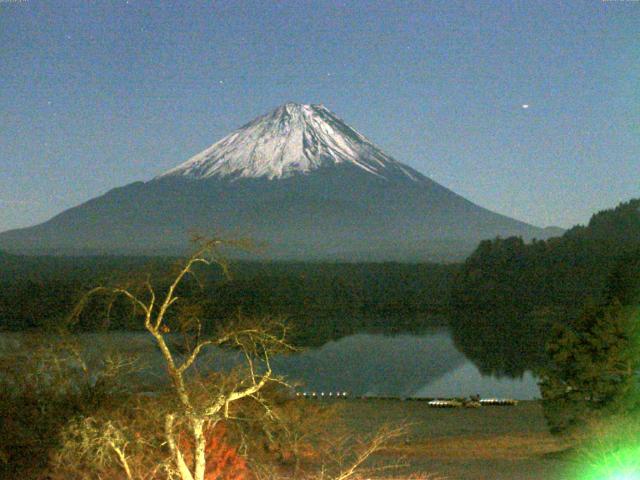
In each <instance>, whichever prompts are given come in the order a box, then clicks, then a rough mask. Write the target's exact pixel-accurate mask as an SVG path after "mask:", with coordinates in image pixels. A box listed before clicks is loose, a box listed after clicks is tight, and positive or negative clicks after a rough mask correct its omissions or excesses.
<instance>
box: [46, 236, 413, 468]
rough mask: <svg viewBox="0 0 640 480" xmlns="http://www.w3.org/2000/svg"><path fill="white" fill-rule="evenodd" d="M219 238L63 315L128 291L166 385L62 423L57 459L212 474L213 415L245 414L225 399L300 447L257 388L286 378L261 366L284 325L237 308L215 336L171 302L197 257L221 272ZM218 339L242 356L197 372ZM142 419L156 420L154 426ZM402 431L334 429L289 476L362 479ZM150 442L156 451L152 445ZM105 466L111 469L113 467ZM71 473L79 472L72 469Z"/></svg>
mask: <svg viewBox="0 0 640 480" xmlns="http://www.w3.org/2000/svg"><path fill="white" fill-rule="evenodd" d="M223 244H225V242H223V241H221V240H216V239H214V240H202V239H200V240H199V244H198V245H199V246H198V248H197V250H196V251H195V253H194V254H193V255H191V256H190V257H189V258H187V259H186V260H185V261H184V262H182V263H180V264H179V265H178V266H177V268H176V270H175V272H174V273H173V274H172V276H171V278H170V281H169V283H168V284H167V285H165V286H164V287H162V288H158V287H157V286H154V285H152V282H151V281H150V280H149V279H146V280H144V281H142V282H137V283H136V284H133V285H131V286H129V287H122V286H120V287H104V286H101V287H96V288H94V289H92V290H91V291H89V292H88V293H87V295H86V296H85V297H84V298H83V300H82V301H81V302H80V303H79V304H78V305H77V306H76V308H75V309H74V311H73V312H72V315H71V320H72V322H73V321H77V319H78V318H79V316H80V315H81V314H82V312H83V310H84V309H85V307H86V305H87V304H88V302H89V301H90V299H91V298H92V297H94V296H96V295H105V294H106V295H108V296H109V297H110V298H111V299H112V300H113V301H115V298H120V297H124V298H126V299H128V300H129V301H130V302H131V304H132V305H133V307H134V310H135V311H136V314H138V315H140V317H141V321H142V323H143V325H144V328H145V330H146V331H147V332H148V333H149V334H150V335H151V337H152V338H153V342H154V344H155V345H156V346H157V348H158V349H159V351H160V355H161V357H162V360H163V362H162V364H163V366H164V369H165V370H166V373H167V376H168V380H169V382H170V387H169V390H168V392H161V393H157V394H156V393H154V395H153V396H152V397H149V398H142V399H141V398H140V397H139V396H138V398H137V400H136V402H137V405H138V407H137V408H142V409H143V410H142V412H141V413H142V414H141V415H140V414H136V415H133V416H131V415H130V406H128V405H125V406H124V407H123V408H124V412H125V413H124V415H122V414H121V415H120V417H119V418H116V417H117V415H116V417H109V415H111V414H113V413H114V412H113V411H111V412H107V415H103V416H102V418H99V417H91V416H89V417H84V418H80V419H78V420H77V421H75V422H72V423H71V424H70V425H69V426H68V427H67V429H66V430H65V432H63V437H64V441H63V443H64V445H65V446H66V447H68V451H67V452H66V454H64V455H61V456H59V463H60V464H64V463H65V462H71V461H73V458H74V455H75V456H76V458H85V459H87V461H89V462H93V463H94V464H95V466H96V467H98V469H102V470H101V471H102V474H104V473H105V471H106V472H107V475H108V476H109V478H126V479H127V480H134V479H136V480H141V479H150V480H151V479H156V478H160V477H165V478H167V479H169V480H174V479H175V480H205V479H210V478H213V477H211V475H210V474H208V473H207V472H208V470H207V469H208V468H209V467H210V465H207V456H208V455H209V454H210V453H211V452H209V451H208V450H207V448H208V444H207V442H208V440H210V439H211V438H210V434H211V432H213V430H214V429H215V428H216V426H217V425H219V424H222V425H227V424H230V423H234V422H235V423H237V422H238V421H240V420H243V421H246V418H239V417H237V416H236V415H237V414H238V411H239V409H238V408H234V405H243V406H244V407H246V405H245V404H246V402H250V403H252V404H253V405H254V407H252V408H254V409H255V408H256V407H255V406H257V408H259V409H260V410H261V411H262V419H261V420H258V423H260V422H262V425H261V426H262V427H266V423H271V424H273V425H277V427H274V430H275V429H277V428H280V429H281V431H284V432H285V434H284V435H282V437H284V438H286V441H288V442H289V448H291V450H292V452H293V454H294V455H296V456H297V455H300V454H301V452H302V451H303V450H304V448H302V446H303V445H305V443H307V442H308V441H309V435H308V433H304V432H301V431H299V430H298V431H296V430H295V428H296V423H299V422H297V421H296V420H295V418H293V417H292V418H285V416H286V414H287V413H290V412H286V413H285V412H283V409H282V408H276V407H275V406H274V405H273V402H272V400H273V397H269V396H268V394H267V392H268V390H269V388H268V387H269V386H270V385H275V386H277V385H278V384H281V385H286V383H285V382H284V381H283V379H281V378H279V377H278V376H276V375H275V374H274V372H273V370H272V368H271V359H272V357H273V355H275V354H279V353H284V352H290V351H292V350H293V347H292V346H291V345H290V344H289V343H287V339H286V337H287V327H286V325H285V324H284V323H283V322H282V321H281V320H279V319H274V318H263V319H260V321H256V320H252V319H247V318H244V317H242V316H240V315H239V316H238V317H237V318H236V319H235V320H234V321H232V322H231V323H230V324H228V325H226V326H225V327H224V328H220V329H219V330H218V332H217V333H216V334H215V335H210V336H205V335H203V333H202V332H203V325H202V322H201V320H200V318H199V315H198V314H197V313H198V309H197V308H196V309H190V308H188V307H185V305H184V304H183V305H180V303H179V300H180V297H179V293H180V288H181V285H182V284H183V282H184V281H185V280H186V279H187V278H188V277H195V278H197V277H196V271H195V270H196V269H197V267H198V265H205V266H210V265H217V266H219V267H220V268H221V269H222V271H223V273H224V274H225V275H228V272H229V269H228V265H227V263H226V261H225V260H224V258H223V257H222V256H221V255H220V254H219V248H220V247H221V246H222V245H223ZM178 307H180V308H178ZM184 312H186V314H185V313H184ZM181 314H182V315H183V316H182V317H181ZM176 322H178V324H179V325H180V326H181V327H182V328H181V331H182V333H183V334H185V339H186V340H187V342H186V343H187V345H186V346H183V348H182V349H178V348H176V341H175V340H176V338H175V336H174V334H172V333H171V328H172V327H173V326H175V324H176ZM224 348H230V349H233V350H235V351H236V352H239V354H240V358H241V359H242V360H243V361H242V366H241V368H239V369H236V371H235V372H226V373H224V372H220V371H219V368H217V367H220V365H217V366H213V368H211V366H208V368H207V370H208V371H209V372H210V373H209V374H208V376H207V377H205V376H204V374H203V373H202V372H201V371H200V366H202V364H203V359H204V358H205V356H206V355H205V352H206V350H210V349H213V350H214V351H215V350H217V349H224ZM80 360H81V359H80ZM81 364H82V365H84V364H83V363H81ZM212 371H213V373H211V372H212ZM134 396H135V395H134ZM140 405H142V407H140ZM240 410H241V409H240ZM249 410H251V409H249ZM244 411H245V412H247V411H248V410H247V408H244ZM121 413H122V412H121ZM139 413H140V412H139ZM141 416H142V417H148V418H144V419H143V421H147V422H148V423H147V426H143V427H142V430H145V431H146V432H147V434H146V438H140V434H139V432H138V430H139V428H140V427H139V426H138V425H136V422H139V421H140V417H141ZM123 418H124V419H125V421H123V420H122V419H123ZM127 418H128V421H127V420H126V419H127ZM265 419H268V420H265ZM149 422H156V423H155V427H152V426H151V423H149ZM158 423H159V424H158ZM269 428H271V427H269ZM315 429H316V432H321V430H322V429H321V428H320V427H318V426H316V428H315ZM263 430H265V431H266V430H268V428H263ZM322 433H325V432H322ZM404 433H405V429H403V428H385V429H382V430H380V431H379V432H377V433H375V434H374V435H372V436H371V438H370V439H369V440H368V441H365V442H362V441H353V439H351V438H349V437H348V436H347V435H342V436H341V437H340V440H337V439H336V438H333V437H332V438H331V440H330V441H327V442H325V444H330V448H324V447H323V449H321V450H322V455H323V458H322V459H321V460H322V461H321V462H320V465H319V466H318V469H319V471H318V469H316V471H315V473H314V472H313V471H311V472H309V473H307V472H305V471H303V470H301V469H300V468H299V462H298V460H297V459H296V460H295V469H294V471H293V473H292V474H290V475H289V477H290V478H319V479H321V480H329V479H333V480H350V479H355V478H362V477H361V476H360V475H361V474H362V472H364V471H369V472H373V471H378V472H379V471H381V470H386V469H388V468H390V467H389V466H388V465H387V466H382V467H375V468H374V469H373V470H370V469H371V467H372V464H371V459H372V457H373V456H374V455H375V454H376V453H378V452H379V451H380V450H381V449H382V448H383V447H384V446H385V445H386V444H387V443H388V442H390V441H394V440H397V439H398V438H399V437H401V436H402V435H404ZM269 436H270V434H269V433H268V432H267V437H269ZM154 437H157V438H154ZM325 437H326V435H325ZM316 438H319V436H316ZM159 448H161V449H163V450H164V452H165V453H162V452H159V451H158V449H159ZM149 457H151V458H152V460H150V459H149ZM141 458H142V459H143V460H140V459H141ZM107 465H108V467H107ZM255 467H256V468H254V469H253V470H252V476H253V477H255V478H265V479H266V478H269V479H273V478H276V472H275V470H273V469H271V468H269V467H268V466H267V465H264V464H263V465H255ZM82 468H84V466H82V465H81V466H80V468H78V469H76V472H82ZM113 468H116V469H118V470H119V472H120V473H119V474H118V475H116V474H114V473H113V470H112V469H113ZM105 469H106V470H105ZM109 469H111V470H109ZM311 470H313V469H311ZM102 474H101V475H102ZM79 476H80V477H81V478H83V477H82V474H81V473H80V474H79ZM53 478H56V477H53ZM64 478H70V477H69V476H65V477H64Z"/></svg>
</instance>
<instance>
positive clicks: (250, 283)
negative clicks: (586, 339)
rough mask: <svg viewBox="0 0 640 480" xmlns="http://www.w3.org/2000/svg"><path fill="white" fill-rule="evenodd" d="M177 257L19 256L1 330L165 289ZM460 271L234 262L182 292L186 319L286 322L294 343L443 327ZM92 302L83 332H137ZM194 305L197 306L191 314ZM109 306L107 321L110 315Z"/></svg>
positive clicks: (12, 266)
mask: <svg viewBox="0 0 640 480" xmlns="http://www.w3.org/2000/svg"><path fill="white" fill-rule="evenodd" d="M174 263H175V259H169V258H121V257H94V258H91V257H85V258H64V257H14V256H8V255H5V256H3V257H2V263H1V265H0V273H1V275H2V277H1V280H0V326H1V327H2V328H3V329H5V330H22V329H28V328H41V327H45V328H50V327H55V326H57V325H60V324H61V322H63V321H64V319H65V317H66V316H67V315H68V313H69V312H70V311H71V309H72V308H73V306H74V305H75V304H76V303H77V302H78V301H79V300H80V298H81V297H82V295H83V294H84V293H85V292H86V291H88V290H89V289H90V288H92V287H94V286H96V285H129V286H134V288H135V285H141V284H142V282H143V281H144V279H146V278H151V279H153V280H154V281H155V283H156V285H159V286H160V287H161V288H162V282H163V279H165V278H170V275H169V273H170V271H171V266H172V264H174ZM456 268H457V267H456V266H455V265H437V264H400V263H366V264H360V263H300V262H233V263H232V264H231V266H230V271H231V273H232V277H231V278H230V279H226V278H224V277H223V276H222V274H221V272H220V270H219V269H218V268H213V267H211V268H200V269H199V271H198V276H197V280H196V279H190V281H188V282H186V284H185V287H184V288H183V289H182V291H181V292H180V295H181V297H182V298H183V300H182V303H181V305H182V307H183V311H182V312H183V313H182V314H183V315H194V316H197V317H198V318H201V319H203V320H204V321H203V327H204V328H205V329H212V328H215V326H216V325H218V324H219V323H220V321H222V320H224V319H226V318H229V317H232V316H233V315H236V314H238V313H241V314H244V315H279V316H283V317H285V318H287V319H288V321H289V323H290V324H291V325H292V328H293V331H292V333H293V338H294V340H296V341H298V342H300V343H304V344H317V343H322V342H324V341H326V340H327V339H330V338H337V337H340V336H343V335H347V334H350V333H353V332H355V331H362V330H368V331H386V332H393V331H412V330H413V331H419V330H421V329H423V328H425V327H427V326H433V325H437V324H443V323H445V321H446V320H445V314H446V308H447V301H446V299H447V293H448V291H449V288H450V281H451V278H452V277H453V275H454V273H455V271H456ZM107 302H108V299H104V300H103V301H94V302H93V304H92V305H91V306H90V308H89V310H88V312H89V313H85V315H83V317H82V320H81V322H80V323H79V324H77V325H75V328H76V329H79V330H97V329H136V328H140V323H139V320H137V319H135V318H134V317H133V316H132V314H131V309H130V308H129V306H128V305H127V304H126V302H124V301H123V300H122V299H119V300H118V301H116V302H115V303H114V304H113V305H112V307H111V308H110V309H108V308H107ZM194 309H195V310H194ZM107 310H109V316H108V318H107V316H106V313H105V312H106V311H107Z"/></svg>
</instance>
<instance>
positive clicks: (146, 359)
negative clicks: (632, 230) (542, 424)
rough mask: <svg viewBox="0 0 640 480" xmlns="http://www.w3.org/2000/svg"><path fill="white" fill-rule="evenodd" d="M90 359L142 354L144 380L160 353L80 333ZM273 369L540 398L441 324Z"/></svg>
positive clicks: (421, 389) (334, 347)
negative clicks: (464, 347) (469, 352)
mask: <svg viewBox="0 0 640 480" xmlns="http://www.w3.org/2000/svg"><path fill="white" fill-rule="evenodd" d="M80 343H81V345H82V346H83V348H84V349H85V352H86V355H87V357H88V358H89V359H90V362H89V363H92V362H96V361H98V360H99V359H100V358H103V357H104V355H105V352H107V351H112V350H117V351H121V352H124V353H126V354H130V353H134V354H137V355H139V356H140V357H142V359H141V360H142V363H144V364H145V365H150V366H151V367H150V368H149V369H148V370H146V374H145V375H146V378H145V379H144V380H145V382H144V383H149V384H152V383H154V381H155V380H157V379H159V378H162V375H161V373H160V372H161V371H162V359H161V358H160V355H159V352H158V350H157V349H155V348H154V347H153V344H152V339H151V338H150V336H149V335H148V334H144V333H132V332H108V333H87V334H82V335H80ZM20 345H21V334H19V333H6V334H2V335H0V352H8V351H11V350H15V349H19V348H20ZM230 361H232V360H231V359H230V356H229V354H228V353H224V354H222V353H221V352H219V351H217V352H216V351H214V352H209V354H207V355H206V356H203V357H202V358H201V359H200V361H199V362H198V364H197V367H198V368H200V369H201V370H206V369H207V368H211V366H213V365H228V364H229V363H230ZM273 367H274V371H276V373H279V374H281V375H284V376H286V377H287V379H288V380H289V381H299V382H301V383H302V385H301V386H300V387H299V390H300V391H308V392H313V391H315V392H317V394H321V392H325V394H327V395H328V393H329V392H337V391H340V392H348V393H349V394H350V395H351V396H393V397H402V398H410V397H414V398H421V397H422V398H424V397H460V396H469V395H472V394H480V395H481V396H482V397H511V398H515V399H521V400H527V399H535V398H539V397H540V391H539V389H538V386H537V383H536V379H535V377H534V376H533V375H532V374H531V372H529V371H525V372H524V374H523V375H522V376H521V377H519V378H510V377H501V378H498V377H495V376H491V375H483V374H481V373H480V371H479V370H478V368H477V367H476V366H475V365H474V364H473V362H471V361H470V360H468V359H467V358H466V357H465V356H464V354H463V353H461V352H460V351H459V350H458V349H457V348H456V347H455V345H454V342H453V340H452V337H451V335H450V333H449V331H448V330H447V329H446V328H438V329H434V330H431V331H429V332H426V333H423V334H397V335H383V334H368V333H361V334H355V335H350V336H346V337H343V338H341V339H339V340H335V341H330V342H328V343H326V344H325V345H323V346H321V347H318V348H310V349H307V350H304V351H302V352H300V353H296V354H293V355H288V356H284V357H279V358H276V359H274V361H273Z"/></svg>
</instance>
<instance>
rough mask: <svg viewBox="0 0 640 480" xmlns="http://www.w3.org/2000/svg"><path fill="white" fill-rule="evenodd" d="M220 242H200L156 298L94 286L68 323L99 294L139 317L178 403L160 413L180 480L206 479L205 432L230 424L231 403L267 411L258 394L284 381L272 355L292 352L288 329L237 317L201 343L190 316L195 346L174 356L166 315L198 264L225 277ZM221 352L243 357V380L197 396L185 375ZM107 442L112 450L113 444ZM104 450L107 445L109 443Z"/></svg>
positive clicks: (152, 291) (147, 290) (146, 292)
mask: <svg viewBox="0 0 640 480" xmlns="http://www.w3.org/2000/svg"><path fill="white" fill-rule="evenodd" d="M224 243H225V242H223V241H222V240H216V239H214V240H202V239H201V240H199V247H198V249H197V250H196V252H195V253H194V254H193V255H191V256H190V257H189V258H188V259H187V260H186V261H185V262H184V263H183V264H181V266H180V267H179V268H178V270H177V272H176V274H175V277H174V278H173V280H172V281H171V283H170V285H169V286H168V288H166V291H164V292H162V293H159V292H158V291H157V290H156V288H154V286H153V285H152V283H151V281H149V280H146V281H145V282H144V285H143V292H142V293H139V292H138V291H136V290H135V289H134V288H123V287H116V288H109V287H97V288H94V289H93V290H91V291H90V292H88V294H87V295H86V296H85V297H84V299H83V301H82V302H80V303H79V304H78V305H77V307H76V308H75V309H74V312H73V314H72V318H77V317H78V316H79V315H80V314H81V312H82V310H83V309H84V307H85V306H86V304H87V302H88V301H89V299H90V298H91V297H93V296H95V295H99V294H110V295H113V296H124V297H126V298H127V299H128V300H129V301H131V303H132V304H133V306H134V308H135V309H137V310H138V311H139V312H141V313H142V316H143V322H144V328H145V329H146V331H147V332H149V333H150V334H151V336H152V337H153V339H154V341H155V344H156V345H157V347H158V348H159V350H160V353H161V355H162V358H163V361H164V365H165V367H166V372H167V374H168V377H169V380H170V383H171V389H172V391H173V392H174V394H175V398H176V399H177V402H176V404H175V408H174V409H172V410H171V411H168V412H166V413H165V414H164V421H163V424H164V425H163V430H164V440H165V443H166V445H167V447H168V449H169V452H170V459H171V461H170V464H169V465H167V470H168V471H169V472H170V474H171V475H174V476H176V477H177V478H179V479H181V480H204V478H205V470H206V453H205V445H206V435H205V433H206V430H207V429H213V428H214V427H215V426H216V424H217V423H218V422H220V421H221V420H223V419H228V418H229V416H230V406H231V405H232V404H233V403H235V402H238V401H239V400H242V399H247V398H251V399H254V400H256V401H258V402H260V403H261V404H263V406H264V407H265V408H267V409H268V408H269V407H268V405H267V404H266V403H265V402H263V400H262V399H261V396H260V392H261V390H263V389H264V388H265V386H267V385H268V384H269V383H272V382H282V380H281V379H279V378H278V377H277V376H275V375H274V373H273V370H272V368H271V362H270V359H271V357H272V356H273V355H274V354H276V353H280V352H285V351H291V350H292V347H291V346H290V345H289V344H288V343H287V342H286V334H287V328H286V326H285V325H284V323H283V322H281V321H278V320H274V319H267V320H265V321H262V322H260V323H255V322H250V321H247V320H246V319H242V318H239V320H237V321H236V322H234V323H233V324H232V325H231V326H227V328H226V329H224V330H220V331H219V333H218V334H217V335H215V336H213V337H210V338H205V337H203V336H202V334H201V332H202V325H201V323H200V320H199V319H197V318H196V319H194V318H193V317H191V318H190V319H189V321H190V322H191V324H192V327H193V328H192V333H193V334H194V337H195V340H194V343H193V345H192V346H191V348H190V349H189V350H188V351H187V352H186V354H177V353H176V352H175V351H174V349H172V347H171V345H172V342H171V341H170V339H169V337H168V334H169V332H170V327H169V325H168V319H169V318H170V310H171V309H172V307H173V306H174V305H175V304H176V302H177V301H178V300H179V297H178V293H177V292H178V290H179V287H180V285H181V283H182V282H183V281H184V280H185V278H186V277H187V276H191V275H195V273H194V268H195V267H196V266H197V265H212V264H216V265H218V266H219V267H221V268H222V271H223V272H224V273H225V275H226V274H228V265H227V263H226V262H225V261H224V259H223V258H222V257H221V256H220V255H219V253H218V249H219V247H221V246H222V245H223V244H224ZM194 320H195V321H194ZM225 347H230V348H234V349H236V350H239V351H240V352H241V353H242V356H243V358H244V361H245V367H246V375H243V376H240V377H239V378H237V379H236V381H233V382H231V381H229V377H225V379H224V381H220V382H219V384H218V385H216V386H213V387H212V386H211V385H209V387H212V388H210V389H209V391H208V392H206V394H205V395H201V394H199V391H198V389H197V388H194V386H192V385H191V384H190V382H189V381H188V378H187V375H188V374H189V371H190V370H193V368H194V366H195V364H196V361H197V360H198V358H199V357H200V356H201V355H202V353H203V352H204V350H205V349H207V348H225ZM212 390H213V391H212ZM178 424H179V425H180V426H181V427H182V429H184V428H185V427H186V430H187V432H186V433H187V434H188V436H189V437H190V439H189V440H190V441H189V442H187V443H188V444H189V445H192V448H191V449H192V452H188V453H187V452H185V451H184V448H185V447H184V446H183V445H184V443H185V442H184V441H183V442H181V441H180V439H181V438H182V436H183V435H184V434H185V432H184V431H182V429H178V428H177V426H178ZM109 428H110V438H118V437H117V435H115V433H114V430H113V425H111V424H110V425H109ZM111 443H113V444H114V445H115V442H111ZM106 445H109V442H107V443H106ZM112 449H113V450H114V453H116V455H117V457H118V459H119V460H120V464H121V466H122V467H123V469H124V470H125V471H126V473H127V477H128V478H130V475H131V473H130V468H129V467H128V465H127V463H126V460H123V459H124V456H123V454H122V449H121V448H120V449H119V450H118V449H116V447H113V448H112ZM116 450H117V451H116ZM189 459H190V461H189Z"/></svg>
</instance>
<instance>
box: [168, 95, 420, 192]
mask: <svg viewBox="0 0 640 480" xmlns="http://www.w3.org/2000/svg"><path fill="white" fill-rule="evenodd" d="M338 164H352V165H355V166H356V167H358V168H360V169H362V170H364V171H365V172H367V173H369V174H372V175H375V176H377V177H381V178H386V179H388V178H390V177H391V176H398V175H401V176H404V177H407V178H409V179H411V180H414V181H419V180H420V177H422V176H421V175H420V174H419V173H418V172H416V171H415V170H413V169H411V168H410V167H408V166H406V165H403V164H401V163H400V162H398V161H396V160H394V159H393V158H391V157H390V156H388V155H386V154H385V153H384V152H382V150H380V149H379V148H377V147H376V146H375V145H374V144H373V143H371V142H370V141H369V140H368V139H367V138H366V137H364V135H362V134H360V133H358V132H357V131H356V130H354V129H353V128H351V127H349V126H348V125H347V124H345V123H344V122H343V121H342V120H341V119H340V118H338V117H337V116H336V115H335V114H334V113H332V112H331V111H329V110H328V109H327V108H326V107H324V106H323V105H301V104H296V103H287V104H285V105H282V106H280V107H278V108H277V109H276V110H274V111H272V112H270V113H268V114H266V115H263V116H261V117H258V118H256V119H255V120H253V121H251V122H250V123H248V124H246V125H244V126H243V127H241V128H239V129H238V130H236V131H234V132H232V133H231V134H229V135H227V136H226V137H224V138H223V139H222V140H220V141H218V142H216V143H214V144H213V145H211V146H210V147H209V148H207V149H206V150H204V151H202V152H200V153H198V154H197V155H195V156H193V157H192V158H190V159H189V160H187V161H186V162H184V163H183V164H181V165H178V166H177V167H175V168H173V169H171V170H169V171H167V172H165V173H163V174H161V175H160V176H159V177H157V178H162V177H169V176H184V177H189V178H195V179H201V178H209V177H214V176H220V177H226V176H232V177H233V178H251V177H254V178H257V177H266V178H269V179H277V178H286V177H290V176H292V175H294V174H305V173H309V172H311V171H313V170H316V169H319V168H321V167H324V166H328V165H338Z"/></svg>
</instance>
